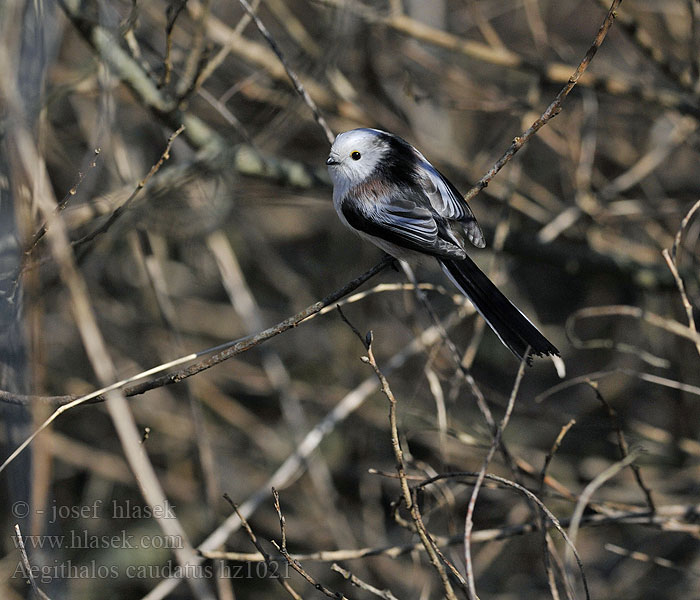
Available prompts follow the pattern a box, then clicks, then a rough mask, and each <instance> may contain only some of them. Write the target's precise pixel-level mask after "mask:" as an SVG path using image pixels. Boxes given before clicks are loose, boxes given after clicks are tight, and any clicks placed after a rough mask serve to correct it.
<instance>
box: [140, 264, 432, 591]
mask: <svg viewBox="0 0 700 600" xmlns="http://www.w3.org/2000/svg"><path fill="white" fill-rule="evenodd" d="M389 262H391V261H389ZM387 264H389V263H387ZM439 339H440V333H439V332H438V328H437V327H431V328H429V329H427V330H425V331H424V332H423V333H422V334H421V335H420V336H418V337H417V338H415V339H414V340H413V341H412V342H411V343H410V344H409V345H408V346H407V347H405V348H404V349H402V350H401V352H399V353H398V354H396V355H394V356H393V357H392V359H391V360H390V361H389V362H388V363H387V365H386V367H385V368H384V372H385V373H387V372H389V371H393V370H395V369H398V368H400V367H401V366H403V365H404V364H406V361H408V360H409V359H410V358H411V357H413V356H415V355H416V354H418V353H420V352H422V351H423V350H424V349H425V348H426V347H429V346H431V345H432V344H435V343H436V342H437V341H438V340H439ZM377 387H378V382H377V378H376V376H375V375H374V374H373V375H372V376H370V377H368V378H367V379H365V380H364V381H363V382H361V383H360V384H359V385H358V386H357V387H356V388H355V389H354V390H352V391H351V392H350V393H348V394H347V395H346V396H345V397H344V398H343V399H342V400H341V401H340V402H339V403H338V404H336V405H335V407H334V408H333V410H331V411H330V412H329V413H328V414H327V415H326V416H325V417H324V418H323V419H321V420H320V421H319V422H318V423H317V424H316V425H315V426H314V428H313V429H311V431H309V432H308V433H307V434H306V436H305V437H304V439H303V440H302V441H301V442H300V443H299V444H298V446H297V447H296V449H295V450H294V452H293V453H292V454H290V455H289V456H288V457H287V459H286V460H285V461H284V462H283V463H282V464H281V465H280V466H279V467H278V469H277V470H276V471H275V472H274V473H273V474H272V475H271V476H270V477H269V478H268V480H267V481H266V482H265V483H264V484H263V485H262V486H260V487H259V488H258V489H257V490H256V491H255V492H254V493H253V494H252V495H251V497H250V498H249V499H248V500H247V501H246V502H244V503H243V504H242V505H241V507H240V511H241V513H242V514H243V515H245V516H249V515H250V514H252V513H253V512H254V511H255V510H256V509H257V508H258V506H259V505H260V504H261V503H262V502H264V501H265V500H266V499H267V498H268V495H269V490H270V487H281V486H283V485H286V484H287V483H288V482H289V480H290V479H292V478H294V477H296V476H297V473H298V472H299V470H300V469H302V468H303V467H304V461H305V459H306V458H307V457H308V456H310V455H311V454H312V453H313V452H314V450H315V449H316V448H318V446H319V444H320V443H321V442H322V441H323V439H324V438H325V437H326V436H327V435H328V434H329V433H330V432H332V431H334V430H335V428H336V427H337V426H338V424H339V423H340V422H342V421H343V420H345V419H346V418H347V417H348V416H349V415H350V414H352V413H353V411H355V410H357V409H358V408H359V407H360V406H361V405H362V403H363V402H364V401H365V400H366V399H367V397H368V396H369V395H370V394H372V393H373V392H374V391H375V390H376V389H377ZM239 525H240V520H239V519H238V517H237V516H236V515H232V516H231V517H229V518H228V519H226V521H224V522H223V523H222V524H221V525H219V526H218V527H217V528H216V529H215V530H214V531H212V532H211V533H210V534H209V535H208V536H207V538H206V539H205V540H204V541H203V542H202V543H201V544H200V545H199V548H198V549H199V550H200V552H211V551H213V550H214V549H216V548H218V547H219V546H221V544H223V543H224V542H225V541H226V539H227V538H228V536H229V535H231V533H233V532H234V531H236V530H237V529H238V527H239ZM421 544H422V542H421ZM179 583H180V579H179V578H176V577H173V578H170V579H167V580H164V581H161V582H160V583H159V584H158V585H157V586H156V587H155V588H154V589H153V590H152V591H151V593H150V594H149V595H148V596H147V599H148V600H162V599H163V598H165V596H167V595H168V594H169V593H170V592H171V591H172V590H173V589H175V588H176V587H177V586H178V584H179Z"/></svg>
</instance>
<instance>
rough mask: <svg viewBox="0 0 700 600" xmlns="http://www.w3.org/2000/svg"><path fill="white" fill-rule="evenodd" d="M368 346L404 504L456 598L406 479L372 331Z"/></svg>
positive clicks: (447, 589) (392, 401) (390, 396)
mask: <svg viewBox="0 0 700 600" xmlns="http://www.w3.org/2000/svg"><path fill="white" fill-rule="evenodd" d="M366 348H367V356H363V357H362V360H363V362H365V363H367V364H368V365H370V367H372V370H373V371H374V374H375V375H376V376H377V379H378V380H379V383H380V386H381V390H382V393H383V394H384V395H385V396H386V397H387V399H388V400H389V425H390V428H391V446H392V448H393V450H394V459H395V461H396V472H397V473H398V475H399V481H400V482H401V493H402V497H403V501H404V504H405V505H406V509H407V510H408V511H409V513H410V515H411V519H412V520H413V523H414V525H415V527H416V532H417V533H418V536H419V537H420V539H421V542H422V543H423V546H424V547H425V550H426V552H427V553H428V558H429V559H430V563H431V564H432V565H433V567H434V568H435V570H436V571H437V573H438V575H439V576H440V581H441V582H442V587H443V591H444V593H445V596H446V597H447V598H448V599H449V600H456V596H455V593H454V590H453V589H452V584H451V583H450V580H449V577H448V576H447V573H446V571H445V568H444V566H443V565H442V563H441V561H440V558H439V556H438V553H437V552H436V545H435V542H434V541H433V540H432V539H431V537H430V534H429V533H428V531H427V529H426V528H425V525H424V524H423V519H422V517H421V514H420V509H419V508H418V505H417V503H416V502H415V501H414V498H413V495H412V494H411V490H410V488H409V486H408V481H407V479H406V466H405V464H404V460H403V450H402V449H401V443H400V442H399V432H398V424H397V419H396V398H395V397H394V394H393V393H392V391H391V388H390V387H389V382H388V381H387V379H386V377H385V376H384V374H383V373H382V372H381V371H380V369H379V367H378V366H377V362H376V360H375V358H374V352H373V351H372V333H371V332H370V333H368V335H367V343H366Z"/></svg>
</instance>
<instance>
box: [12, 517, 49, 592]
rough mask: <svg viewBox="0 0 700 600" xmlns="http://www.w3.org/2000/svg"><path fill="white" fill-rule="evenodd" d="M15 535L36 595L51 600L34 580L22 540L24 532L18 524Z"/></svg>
mask: <svg viewBox="0 0 700 600" xmlns="http://www.w3.org/2000/svg"><path fill="white" fill-rule="evenodd" d="M15 535H16V536H17V545H18V546H19V553H20V556H21V557H22V565H23V566H24V572H25V573H26V574H27V579H29V583H30V584H31V586H32V590H33V591H34V594H36V596H37V597H38V598H40V599H41V600H51V599H50V598H49V597H48V596H47V595H46V594H45V593H44V592H43V591H42V590H41V588H40V587H39V586H38V585H37V582H36V579H34V573H33V572H32V565H31V563H30V562H29V556H27V550H26V549H25V547H24V540H23V539H22V531H21V530H20V528H19V525H18V524H15Z"/></svg>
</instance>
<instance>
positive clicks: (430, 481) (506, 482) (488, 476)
mask: <svg viewBox="0 0 700 600" xmlns="http://www.w3.org/2000/svg"><path fill="white" fill-rule="evenodd" d="M478 476H479V474H478V473H473V472H468V471H464V472H457V473H441V474H440V475H437V476H435V477H431V478H430V479H426V480H424V481H422V482H421V483H420V484H419V485H418V486H417V487H416V489H419V488H423V487H425V486H427V485H432V484H433V483H435V482H436V481H441V480H443V479H460V478H462V477H470V478H471V477H473V478H476V477H478ZM484 478H485V479H489V480H491V481H497V482H498V483H500V484H502V485H504V486H505V487H508V488H512V489H515V490H516V491H518V492H520V493H521V494H523V495H525V496H526V497H527V498H528V499H529V500H530V501H531V502H534V503H535V504H536V505H537V506H538V508H539V509H540V510H541V511H542V512H543V513H544V514H545V515H546V517H547V519H548V520H549V521H551V523H552V525H554V527H555V529H556V530H557V531H558V532H559V533H560V534H561V536H562V537H563V538H564V541H565V542H566V544H567V546H568V548H569V549H570V550H571V552H572V553H573V555H574V557H575V558H576V562H577V564H578V567H579V571H580V573H581V581H582V582H583V587H584V591H585V593H586V598H587V600H590V593H589V590H588V580H587V579H586V574H585V572H584V570H583V562H582V561H581V557H580V556H579V554H578V552H577V550H576V547H575V546H574V544H573V541H572V540H571V538H570V536H569V535H567V533H566V531H564V529H563V527H562V525H561V523H560V522H559V520H558V519H557V518H556V517H555V516H554V514H552V512H551V511H550V510H549V509H548V508H547V507H546V506H545V505H544V503H543V502H542V501H541V500H540V499H539V498H538V497H537V496H535V494H533V493H532V492H531V491H530V490H528V489H527V488H525V487H523V486H522V485H520V484H518V483H515V482H514V481H510V480H508V479H505V478H504V477H499V476H498V475H492V474H486V475H484Z"/></svg>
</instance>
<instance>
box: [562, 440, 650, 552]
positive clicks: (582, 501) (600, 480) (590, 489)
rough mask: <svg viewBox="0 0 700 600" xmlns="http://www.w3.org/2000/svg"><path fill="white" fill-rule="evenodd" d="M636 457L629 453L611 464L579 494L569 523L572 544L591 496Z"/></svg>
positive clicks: (634, 454)
mask: <svg viewBox="0 0 700 600" xmlns="http://www.w3.org/2000/svg"><path fill="white" fill-rule="evenodd" d="M637 456H638V455H637V453H636V452H631V453H630V454H628V455H627V456H626V457H625V458H623V459H622V460H620V461H618V462H616V463H613V464H612V465H610V466H609V467H608V468H607V469H605V470H604V471H603V472H602V473H599V474H598V475H596V477H594V478H593V480H592V481H591V482H590V483H589V484H588V485H587V486H586V487H585V488H583V492H581V496H580V497H579V499H578V502H577V503H576V507H575V508H574V512H573V514H572V515H571V523H570V524H569V538H570V539H571V542H572V544H575V543H576V537H577V535H578V530H579V527H580V525H579V524H580V522H581V517H582V516H583V511H584V510H585V509H586V506H587V505H588V503H589V501H590V499H591V498H592V497H593V494H595V492H596V490H597V489H598V488H599V487H600V486H602V485H603V484H604V483H605V482H606V481H608V480H609V479H612V478H613V477H615V475H617V474H618V473H619V472H620V471H622V470H623V469H624V468H625V467H626V466H627V465H629V464H631V463H632V462H633V461H635V460H636V459H637ZM570 548H571V546H570Z"/></svg>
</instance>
